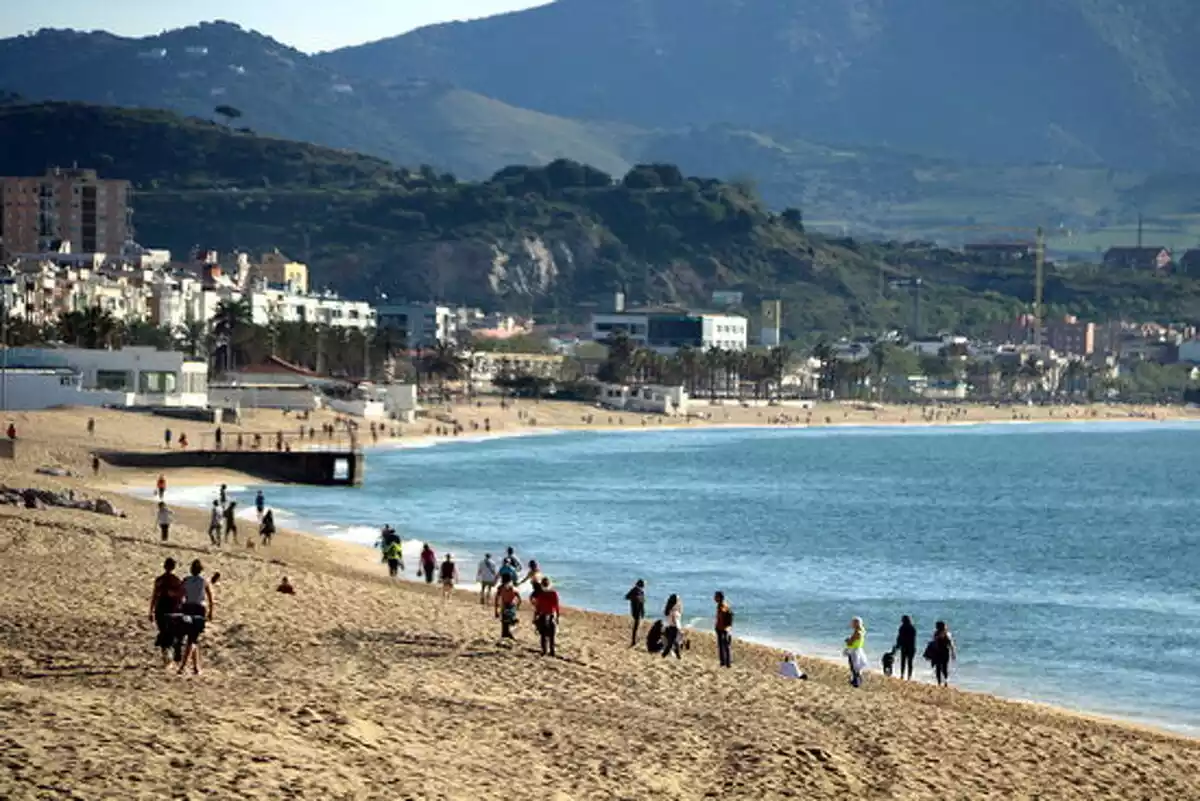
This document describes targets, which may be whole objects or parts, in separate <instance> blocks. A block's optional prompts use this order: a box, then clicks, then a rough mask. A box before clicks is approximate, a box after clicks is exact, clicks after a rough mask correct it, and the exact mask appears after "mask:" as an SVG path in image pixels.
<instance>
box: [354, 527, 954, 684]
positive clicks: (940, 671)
mask: <svg viewBox="0 0 1200 801" xmlns="http://www.w3.org/2000/svg"><path fill="white" fill-rule="evenodd" d="M375 545H376V547H377V548H378V549H379V551H380V556H381V559H382V561H383V562H384V563H386V564H387V569H388V575H389V576H390V577H391V578H393V579H398V578H399V577H400V576H401V575H402V574H403V573H404V544H403V541H402V539H401V537H400V535H399V534H398V533H397V532H396V529H395V528H393V527H392V526H390V525H385V526H384V527H383V529H382V530H381V531H380V535H379V539H378V540H377V541H376V543H375ZM523 569H524V570H525V574H524V576H522V575H521V572H522V570H523ZM417 573H418V576H419V577H420V578H421V579H423V580H424V581H425V583H426V584H429V585H432V584H434V583H435V582H436V583H439V584H440V586H441V590H442V598H443V600H445V599H449V598H450V597H451V595H452V594H453V592H454V590H455V588H456V587H457V586H458V584H459V583H460V581H461V575H460V572H459V569H458V564H457V563H456V562H455V560H454V555H453V554H451V553H447V554H445V555H444V556H442V557H441V558H440V559H439V557H438V555H437V553H436V551H435V550H434V549H433V547H432V546H431V545H430V544H429V543H423V544H422V545H421V550H420V553H419V555H418V557H417ZM475 581H476V582H477V583H478V585H479V603H480V605H481V606H485V607H486V606H488V605H489V604H490V605H491V607H492V610H491V611H492V612H493V614H494V616H495V618H496V619H497V620H498V621H499V622H500V640H501V641H502V642H503V641H511V640H515V639H516V637H515V634H514V629H515V627H516V626H517V625H518V624H519V622H520V616H519V612H520V609H521V607H522V598H521V587H523V586H525V585H529V596H528V602H529V604H530V606H531V607H532V610H533V611H532V621H531V622H532V623H533V628H534V630H535V631H536V632H537V634H538V637H539V640H540V645H541V652H542V655H543V656H555V655H556V651H555V647H556V640H557V636H558V631H559V626H560V616H559V615H560V604H561V599H560V597H559V594H558V590H557V588H556V587H555V585H554V584H553V583H552V582H551V580H550V578H549V576H546V575H545V574H544V573H543V572H542V569H541V567H540V565H539V564H538V562H537V560H535V559H531V560H529V562H528V563H527V566H526V567H524V568H523V567H522V562H521V559H520V558H519V557H518V556H517V554H516V551H515V549H514V548H512V547H509V548H507V549H506V551H505V555H504V557H503V558H502V559H501V560H500V563H499V564H497V563H496V561H495V560H494V559H493V558H492V554H490V553H486V554H484V556H483V559H481V560H480V561H479V563H478V565H477V566H476V569H475ZM625 601H627V602H628V604H629V614H630V617H631V618H632V621H633V625H632V628H631V631H630V639H629V647H630V648H635V647H637V646H638V644H639V642H644V645H645V648H646V651H647V652H648V653H650V654H654V655H660V656H662V657H663V658H669V657H671V656H674V657H675V658H676V659H682V658H683V652H684V651H686V650H689V649H690V647H691V643H690V641H689V640H688V637H687V631H688V629H687V628H686V627H685V626H684V623H683V620H684V617H683V614H684V607H683V600H682V599H681V598H680V597H679V595H678V594H675V593H672V594H671V595H669V596H668V597H667V600H666V602H665V603H664V605H663V612H662V616H661V617H659V618H658V619H657V620H655V621H654V622H653V623H651V624H650V625H649V627H648V628H646V630H645V635H644V640H643V635H642V629H643V623H644V622H645V621H646V620H647V615H646V605H647V598H646V581H645V579H637V580H636V581H635V582H634V584H633V586H632V587H631V588H630V589H629V591H628V592H627V593H626V594H625ZM712 603H713V613H712V626H713V634H714V635H715V639H716V643H717V663H718V664H719V665H720V666H721V667H724V668H729V667H732V666H733V626H734V612H733V607H732V606H731V605H730V603H729V601H728V600H727V599H726V597H725V594H724V593H723V592H721V591H720V590H718V591H716V592H714V593H713V596H712ZM866 640H867V629H866V624H865V623H864V622H863V620H862V618H859V617H855V618H854V619H853V620H852V621H851V623H850V634H849V636H848V637H846V639H845V641H844V650H843V653H844V654H845V656H846V658H847V662H848V664H849V666H850V684H851V685H852V686H854V687H859V686H861V685H862V683H863V676H864V674H865V672H866V671H867V668H868V661H867V657H866ZM917 640H918V631H917V628H916V625H915V624H914V623H913V621H912V618H911V617H910V616H909V615H904V616H903V617H902V618H901V622H900V627H899V629H898V630H897V633H896V640H895V644H894V645H893V646H892V648H891V650H890V651H888V652H886V653H885V654H884V655H883V658H882V669H883V673H884V675H886V676H892V675H893V673H894V672H895V661H896V658H897V656H898V657H899V660H900V666H899V675H898V677H899V678H903V679H906V680H911V679H912V675H913V664H914V662H915V659H916V654H917ZM922 656H923V657H924V658H925V659H926V660H927V661H928V662H929V663H930V664H931V666H932V667H933V670H934V677H935V679H936V681H937V683H938V684H939V685H944V684H947V683H948V682H949V675H950V664H951V662H952V661H954V660H955V659H956V658H957V649H956V647H955V644H954V639H953V637H952V636H951V634H950V630H949V628H948V627H947V626H946V624H945V622H943V621H938V622H937V623H936V624H935V626H934V631H933V633H932V636H931V638H930V640H929V642H928V643H927V644H926V646H925V650H924V651H923V652H922ZM779 673H780V675H781V676H783V677H785V678H793V679H804V678H807V676H806V675H805V674H804V672H803V671H802V670H800V668H799V667H798V666H797V664H796V659H795V654H791V653H788V654H785V655H784V657H783V660H782V662H781V663H780V666H779Z"/></svg>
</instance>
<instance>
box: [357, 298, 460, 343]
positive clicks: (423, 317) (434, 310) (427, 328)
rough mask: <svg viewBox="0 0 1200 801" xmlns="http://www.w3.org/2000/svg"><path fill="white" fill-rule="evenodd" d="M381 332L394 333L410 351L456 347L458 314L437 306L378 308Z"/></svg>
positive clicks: (389, 305)
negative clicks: (439, 346) (445, 345)
mask: <svg viewBox="0 0 1200 801" xmlns="http://www.w3.org/2000/svg"><path fill="white" fill-rule="evenodd" d="M375 319H376V324H377V326H378V327H379V329H380V330H387V331H391V332H392V333H393V334H394V335H395V336H396V338H397V340H398V341H400V342H403V343H404V345H405V347H407V348H409V349H410V350H416V349H418V348H436V347H437V346H438V345H442V344H448V343H453V342H454V341H455V338H456V336H457V333H458V325H457V322H456V319H455V313H454V311H453V310H452V309H451V308H450V307H449V306H440V305H438V304H436V303H393V304H384V305H381V306H376V307H375Z"/></svg>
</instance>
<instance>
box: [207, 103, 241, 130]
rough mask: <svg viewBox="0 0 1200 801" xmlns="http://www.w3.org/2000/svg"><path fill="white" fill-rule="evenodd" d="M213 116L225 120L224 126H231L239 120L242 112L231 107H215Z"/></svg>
mask: <svg viewBox="0 0 1200 801" xmlns="http://www.w3.org/2000/svg"><path fill="white" fill-rule="evenodd" d="M213 114H216V115H217V116H218V117H221V118H222V119H224V120H225V124H226V125H230V126H232V125H233V121H234V120H236V119H239V118H241V116H242V110H241V109H239V108H235V107H233V106H224V105H222V106H217V107H216V108H214V109H213Z"/></svg>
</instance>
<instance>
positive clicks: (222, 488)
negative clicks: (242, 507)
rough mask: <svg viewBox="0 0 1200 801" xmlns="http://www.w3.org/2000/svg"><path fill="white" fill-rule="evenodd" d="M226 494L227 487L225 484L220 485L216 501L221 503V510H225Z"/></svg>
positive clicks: (227, 500) (227, 496) (227, 499)
mask: <svg viewBox="0 0 1200 801" xmlns="http://www.w3.org/2000/svg"><path fill="white" fill-rule="evenodd" d="M228 492H229V487H228V486H227V485H225V484H222V485H221V486H220V488H219V489H217V500H218V501H220V502H221V508H222V509H224V508H225V504H227V503H229V494H228Z"/></svg>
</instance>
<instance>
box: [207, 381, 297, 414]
mask: <svg viewBox="0 0 1200 801" xmlns="http://www.w3.org/2000/svg"><path fill="white" fill-rule="evenodd" d="M208 401H209V403H210V404H211V405H213V406H219V407H221V408H225V409H231V408H240V409H292V410H295V411H302V410H313V411H315V410H316V409H319V408H321V399H320V398H319V397H318V396H317V393H315V392H314V391H313V390H311V389H309V388H308V387H294V386H293V387H253V386H214V387H209V390H208Z"/></svg>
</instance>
